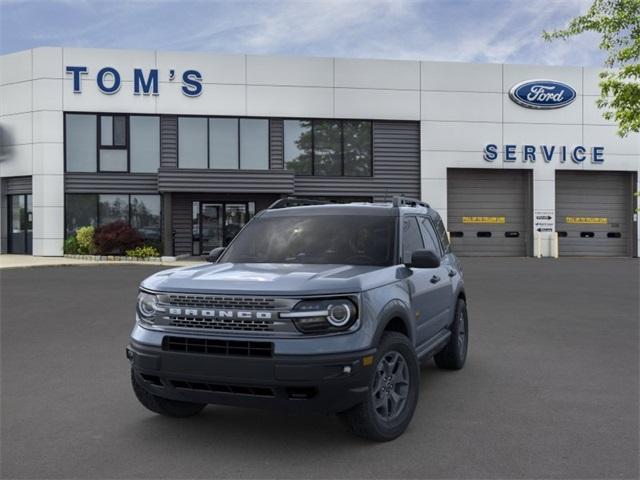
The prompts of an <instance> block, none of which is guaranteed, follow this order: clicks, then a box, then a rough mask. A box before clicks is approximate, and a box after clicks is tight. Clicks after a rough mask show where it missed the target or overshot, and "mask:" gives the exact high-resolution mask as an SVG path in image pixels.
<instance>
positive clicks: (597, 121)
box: [582, 95, 615, 125]
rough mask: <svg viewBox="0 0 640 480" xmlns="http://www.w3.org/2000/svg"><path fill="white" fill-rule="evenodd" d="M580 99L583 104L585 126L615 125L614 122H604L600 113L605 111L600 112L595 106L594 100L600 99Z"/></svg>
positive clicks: (588, 97) (590, 97)
mask: <svg viewBox="0 0 640 480" xmlns="http://www.w3.org/2000/svg"><path fill="white" fill-rule="evenodd" d="M582 98H583V103H584V123H585V125H615V120H606V119H605V118H604V117H603V116H602V113H603V112H604V111H605V110H600V109H599V108H598V106H597V105H596V100H597V99H598V98H600V97H597V96H595V95H585V96H584V97H582Z"/></svg>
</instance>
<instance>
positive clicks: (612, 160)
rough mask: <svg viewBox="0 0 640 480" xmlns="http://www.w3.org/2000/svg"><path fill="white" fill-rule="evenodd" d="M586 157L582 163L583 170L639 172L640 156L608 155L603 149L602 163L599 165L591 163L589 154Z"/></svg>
mask: <svg viewBox="0 0 640 480" xmlns="http://www.w3.org/2000/svg"><path fill="white" fill-rule="evenodd" d="M588 157H589V158H588V159H587V160H586V161H585V162H584V169H585V170H621V171H629V170H631V171H635V170H640V156H638V155H616V154H609V153H607V150H606V148H605V151H604V163H601V164H599V163H593V162H591V154H590V153H589V156H588Z"/></svg>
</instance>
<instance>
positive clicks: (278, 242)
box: [220, 215, 395, 266]
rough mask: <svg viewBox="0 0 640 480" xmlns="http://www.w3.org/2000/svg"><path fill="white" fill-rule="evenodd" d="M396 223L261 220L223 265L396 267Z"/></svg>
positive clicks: (384, 219) (352, 218) (385, 219)
mask: <svg viewBox="0 0 640 480" xmlns="http://www.w3.org/2000/svg"><path fill="white" fill-rule="evenodd" d="M394 220H395V217H391V216H358V215H341V216H338V215H316V216H309V217H258V218H256V219H254V220H253V221H251V222H250V223H249V224H248V225H247V227H246V228H245V229H244V230H243V231H242V232H241V233H240V235H239V236H238V237H237V238H236V239H235V241H234V242H233V243H232V244H231V246H230V247H229V248H228V249H227V251H226V252H225V254H224V256H223V257H222V258H221V259H220V262H232V263H313V264H322V263H327V264H342V265H381V266H384V265H392V263H393V257H394V255H393V252H394V237H395V235H394V234H395V232H394V226H395V221H394Z"/></svg>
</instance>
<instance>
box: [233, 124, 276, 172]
mask: <svg viewBox="0 0 640 480" xmlns="http://www.w3.org/2000/svg"><path fill="white" fill-rule="evenodd" d="M240 168H241V169H243V170H267V169H268V168H269V120H264V119H258V118H243V119H241V120H240Z"/></svg>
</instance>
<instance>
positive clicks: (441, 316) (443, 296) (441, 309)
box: [418, 217, 453, 332]
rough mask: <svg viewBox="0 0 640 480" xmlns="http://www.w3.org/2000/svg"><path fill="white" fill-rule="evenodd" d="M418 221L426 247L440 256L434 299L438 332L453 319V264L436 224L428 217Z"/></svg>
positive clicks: (433, 309) (434, 314)
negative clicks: (448, 257)
mask: <svg viewBox="0 0 640 480" xmlns="http://www.w3.org/2000/svg"><path fill="white" fill-rule="evenodd" d="M418 223H419V224H420V231H421V232H422V238H423V239H424V245H425V248H426V249H428V250H433V251H434V252H435V253H436V254H437V255H439V256H440V261H441V262H442V263H441V264H440V267H439V268H437V269H435V270H437V273H436V276H437V277H438V279H439V280H438V281H437V282H436V283H435V286H434V288H435V292H434V297H433V299H432V301H433V304H432V305H431V307H432V315H433V323H434V327H435V330H436V332H437V331H440V330H442V329H443V328H445V327H447V326H448V325H449V323H450V321H451V315H452V312H451V308H452V305H451V300H452V297H453V284H452V282H451V278H452V276H451V275H450V273H451V272H452V271H453V269H452V268H451V266H450V265H449V264H448V262H447V261H446V258H445V257H446V255H445V252H444V250H443V247H442V244H441V242H440V240H439V239H438V234H437V233H436V231H435V228H434V225H433V223H432V222H431V219H429V218H428V217H419V218H418Z"/></svg>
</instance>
